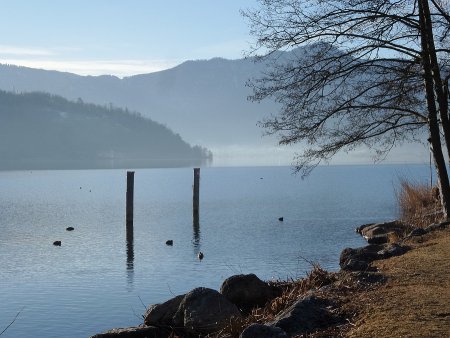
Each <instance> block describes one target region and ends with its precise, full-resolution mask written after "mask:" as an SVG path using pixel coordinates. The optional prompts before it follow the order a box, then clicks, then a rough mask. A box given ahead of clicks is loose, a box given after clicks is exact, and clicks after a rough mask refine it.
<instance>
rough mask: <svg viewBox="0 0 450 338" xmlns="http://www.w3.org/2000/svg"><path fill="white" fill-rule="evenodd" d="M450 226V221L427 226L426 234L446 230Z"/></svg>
mask: <svg viewBox="0 0 450 338" xmlns="http://www.w3.org/2000/svg"><path fill="white" fill-rule="evenodd" d="M449 225H450V222H449V221H446V222H441V223H435V224H431V225H429V226H427V227H426V228H425V231H426V232H431V231H436V230H443V229H445V228H448V226H449Z"/></svg>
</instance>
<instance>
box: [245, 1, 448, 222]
mask: <svg viewBox="0 0 450 338" xmlns="http://www.w3.org/2000/svg"><path fill="white" fill-rule="evenodd" d="M448 13H449V11H448V3H446V2H444V1H439V0H431V1H429V0H259V7H258V9H256V10H247V11H244V12H243V15H244V16H245V17H246V18H247V19H248V21H249V23H250V28H251V33H252V35H253V36H254V37H255V38H256V40H255V42H254V43H253V45H252V46H251V49H250V51H249V55H250V56H256V57H257V59H262V60H270V62H271V63H272V67H270V68H268V69H270V70H269V71H267V72H266V73H265V74H263V76H262V77H261V78H259V79H256V80H252V81H251V82H250V85H251V86H252V87H253V90H254V94H253V96H252V99H253V100H255V101H260V100H263V99H265V98H267V97H272V98H275V100H276V101H278V102H279V103H280V104H281V110H280V112H279V113H278V114H276V115H273V116H271V117H269V118H267V119H266V120H263V121H262V122H261V125H262V126H263V127H264V128H265V129H266V130H267V132H268V133H270V134H277V135H278V136H279V143H280V144H296V143H300V144H303V145H305V146H306V148H305V149H306V150H305V151H304V152H303V153H301V154H299V155H298V156H297V157H296V159H295V160H296V169H297V171H301V172H302V173H303V174H304V175H306V174H308V173H309V172H310V170H311V169H312V168H314V167H315V166H316V165H318V164H319V163H321V162H322V161H327V160H329V159H330V158H332V157H333V156H334V155H336V153H338V152H340V151H351V150H353V149H355V148H356V147H358V146H361V145H365V146H367V147H369V148H370V149H372V150H373V151H374V155H375V156H376V157H377V158H379V159H382V158H384V157H385V156H386V155H387V153H388V152H389V151H390V150H391V149H392V148H393V147H394V146H395V145H399V144H402V143H404V142H411V141H417V140H420V139H421V138H422V137H423V135H424V127H428V128H427V129H428V141H429V144H430V151H431V152H432V154H433V157H434V162H435V167H436V171H437V174H438V184H439V188H440V189H439V190H440V194H441V202H442V206H443V213H444V217H445V218H447V216H448V215H449V212H450V186H449V178H448V173H447V169H446V166H445V158H444V155H443V150H442V144H441V137H440V133H441V131H442V132H443V135H444V140H445V141H446V143H447V144H446V145H447V154H448V157H449V158H450V123H449V117H448V85H447V83H448V79H449V74H448V69H449V56H450V49H449V48H448V46H449V35H450V32H449V31H450V16H449V15H448ZM300 46H301V48H296V47H300ZM280 50H281V51H290V53H280ZM286 55H289V57H287V56H286Z"/></svg>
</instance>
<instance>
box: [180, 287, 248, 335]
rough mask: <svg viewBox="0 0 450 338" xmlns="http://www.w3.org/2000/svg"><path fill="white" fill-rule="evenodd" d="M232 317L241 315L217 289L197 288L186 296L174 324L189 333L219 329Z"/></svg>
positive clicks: (204, 332)
mask: <svg viewBox="0 0 450 338" xmlns="http://www.w3.org/2000/svg"><path fill="white" fill-rule="evenodd" d="M231 317H241V313H240V312H239V310H238V308H237V307H236V305H234V304H233V303H231V302H230V301H229V300H228V299H226V298H225V297H224V296H223V295H222V294H220V293H219V292H217V291H216V290H212V289H208V288H202V287H201V288H196V289H194V290H192V291H190V292H189V293H187V294H186V296H184V298H183V300H182V301H181V303H180V306H179V308H178V311H177V312H176V314H175V316H174V325H175V326H176V327H184V329H185V330H186V331H187V332H189V333H194V334H199V333H201V334H208V333H212V332H215V331H218V330H219V329H220V328H221V327H222V326H223V325H224V324H225V323H226V322H228V321H229V320H230V318H231Z"/></svg>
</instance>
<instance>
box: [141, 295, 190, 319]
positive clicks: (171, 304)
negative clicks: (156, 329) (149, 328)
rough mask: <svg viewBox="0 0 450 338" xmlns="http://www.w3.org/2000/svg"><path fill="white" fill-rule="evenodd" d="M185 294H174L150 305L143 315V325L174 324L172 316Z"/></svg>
mask: <svg viewBox="0 0 450 338" xmlns="http://www.w3.org/2000/svg"><path fill="white" fill-rule="evenodd" d="M184 296H185V295H180V296H176V297H175V298H172V299H169V300H168V301H167V302H164V303H162V304H155V305H151V306H150V307H149V308H148V310H147V311H146V312H145V315H144V324H145V325H154V326H174V323H173V317H174V316H175V313H176V312H177V311H178V307H179V306H180V303H181V301H182V300H183V298H184Z"/></svg>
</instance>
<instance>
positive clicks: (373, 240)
mask: <svg viewBox="0 0 450 338" xmlns="http://www.w3.org/2000/svg"><path fill="white" fill-rule="evenodd" d="M388 241H389V238H388V235H387V234H382V235H375V236H371V237H367V243H369V244H384V243H387V242H388Z"/></svg>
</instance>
